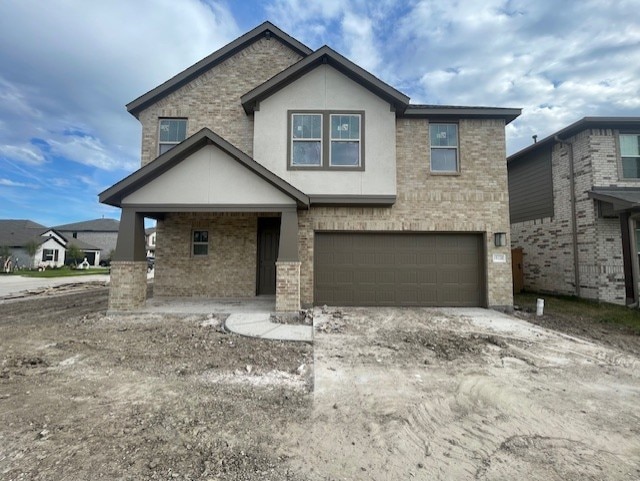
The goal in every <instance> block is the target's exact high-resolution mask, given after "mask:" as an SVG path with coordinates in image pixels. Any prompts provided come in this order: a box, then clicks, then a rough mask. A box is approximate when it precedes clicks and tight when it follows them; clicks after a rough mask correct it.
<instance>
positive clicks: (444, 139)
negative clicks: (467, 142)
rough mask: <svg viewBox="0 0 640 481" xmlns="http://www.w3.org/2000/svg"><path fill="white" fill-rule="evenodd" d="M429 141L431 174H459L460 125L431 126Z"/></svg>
mask: <svg viewBox="0 0 640 481" xmlns="http://www.w3.org/2000/svg"><path fill="white" fill-rule="evenodd" d="M429 140H430V144H431V172H444V173H456V172H458V171H459V164H458V125H457V124H429Z"/></svg>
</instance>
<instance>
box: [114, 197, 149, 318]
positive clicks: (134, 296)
mask: <svg viewBox="0 0 640 481" xmlns="http://www.w3.org/2000/svg"><path fill="white" fill-rule="evenodd" d="M145 254H146V252H145V240H144V216H142V215H141V214H139V213H138V212H136V211H135V210H133V209H131V208H126V207H124V208H123V209H122V214H121V216H120V228H119V230H118V242H117V244H116V253H115V255H114V260H113V262H111V284H110V288H109V312H110V313H117V312H123V311H131V310H135V309H139V308H140V307H142V306H144V303H145V301H146V300H147V260H146V256H145Z"/></svg>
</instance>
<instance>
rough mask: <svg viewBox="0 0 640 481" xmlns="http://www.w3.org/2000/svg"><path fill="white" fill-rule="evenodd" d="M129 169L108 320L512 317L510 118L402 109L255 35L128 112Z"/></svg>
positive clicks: (302, 49)
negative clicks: (381, 312) (210, 302)
mask: <svg viewBox="0 0 640 481" xmlns="http://www.w3.org/2000/svg"><path fill="white" fill-rule="evenodd" d="M127 109H128V111H129V112H130V113H131V114H132V115H133V116H135V117H136V118H137V119H138V120H139V121H140V123H141V124H142V161H141V164H142V167H141V168H140V169H139V170H138V171H136V172H134V173H133V174H131V175H130V176H128V177H127V178H125V179H123V180H122V181H120V182H118V183H117V184H115V185H114V186H112V187H110V188H109V189H107V190H106V191H104V192H102V193H101V194H100V201H101V202H103V203H106V204H109V205H112V206H117V207H121V208H122V217H121V221H120V233H119V238H118V249H117V251H116V258H115V262H113V263H112V269H111V279H112V282H111V293H110V301H109V302H110V304H109V308H110V310H112V311H118V310H128V309H135V308H137V307H140V306H141V305H143V304H144V302H145V296H146V283H145V280H146V262H145V258H144V255H145V235H144V218H145V217H150V218H154V219H157V226H156V229H157V233H158V243H157V246H156V273H155V281H154V282H155V285H154V295H155V296H202V297H236V298H247V297H251V296H256V295H273V294H275V299H276V309H277V310H278V311H295V310H298V309H300V308H301V306H303V307H306V306H310V305H313V304H316V305H317V304H320V305H323V304H330V305H372V306H488V307H493V308H503V309H511V308H512V305H513V293H512V282H511V265H510V250H509V248H508V238H507V233H508V231H509V217H508V208H509V207H508V192H507V169H506V162H505V158H506V154H505V125H506V124H508V123H509V122H511V121H512V120H514V119H515V118H516V117H517V116H518V115H519V114H520V110H519V109H505V108H492V107H454V106H434V105H415V104H411V103H410V102H409V98H408V97H407V96H406V95H404V94H403V93H401V92H399V91H398V90H396V89H395V88H393V87H391V86H389V85H387V84H386V83H384V82H383V81H381V80H380V79H378V78H376V77H374V76H373V75H372V74H370V73H369V72H367V71H366V70H364V69H362V68H361V67H359V66H358V65H355V64H354V63H352V62H351V61H349V60H348V59H346V58H345V57H343V56H342V55H340V54H338V53H337V52H335V51H333V50H332V49H331V48H329V47H327V46H324V47H321V48H319V49H318V50H316V51H313V50H311V49H309V48H308V47H306V46H305V45H303V44H301V43H300V42H299V41H297V40H296V39H294V38H292V37H290V36H289V35H287V34H286V33H284V32H283V31H281V30H280V29H278V28H277V27H275V26H274V25H272V24H271V23H269V22H266V23H264V24H262V25H260V26H258V27H257V28H255V29H253V30H252V31H250V32H248V33H247V34H245V35H243V36H242V37H240V38H238V39H237V40H235V41H233V42H231V43H230V44H229V45H227V46H225V47H223V48H221V49H220V50H218V51H217V52H214V53H213V54H211V55H210V56H209V57H207V58H205V59H203V60H201V61H200V62H198V63H196V64H195V65H193V66H192V67H190V68H188V69H187V70H185V71H183V72H181V73H179V74H178V75H176V76H175V77H173V78H172V79H169V80H168V81H167V82H165V83H163V84H161V85H160V86H158V87H156V88H155V89H153V90H151V91H149V92H148V93H146V94H144V95H142V96H141V97H139V98H138V99H136V100H134V101H133V102H131V103H130V104H128V105H127Z"/></svg>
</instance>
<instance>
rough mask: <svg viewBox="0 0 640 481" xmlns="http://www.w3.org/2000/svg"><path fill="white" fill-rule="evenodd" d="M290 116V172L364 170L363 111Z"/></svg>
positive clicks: (295, 114)
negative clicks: (304, 170)
mask: <svg viewBox="0 0 640 481" xmlns="http://www.w3.org/2000/svg"><path fill="white" fill-rule="evenodd" d="M289 115H290V117H289V125H290V129H289V161H288V168H289V169H311V170H325V169H326V170H328V169H335V170H340V169H342V170H363V169H364V150H363V143H364V112H330V111H323V112H290V113H289Z"/></svg>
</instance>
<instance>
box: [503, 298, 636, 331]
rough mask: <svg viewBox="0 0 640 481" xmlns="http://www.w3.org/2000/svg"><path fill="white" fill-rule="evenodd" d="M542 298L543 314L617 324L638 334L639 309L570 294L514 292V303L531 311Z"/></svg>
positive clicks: (533, 310) (534, 309)
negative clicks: (553, 294) (552, 294)
mask: <svg viewBox="0 0 640 481" xmlns="http://www.w3.org/2000/svg"><path fill="white" fill-rule="evenodd" d="M538 298H541V299H544V314H545V315H551V316H557V317H561V318H565V319H568V318H572V319H577V318H579V319H584V320H587V321H591V322H598V323H601V324H618V325H622V326H626V327H627V328H629V329H631V330H632V331H634V332H635V333H637V334H640V310H638V309H633V308H629V307H624V306H619V305H616V304H609V303H607V302H596V301H590V300H587V299H579V298H577V297H570V296H551V295H548V294H535V293H523V294H516V295H515V297H514V302H515V304H516V305H518V306H520V307H522V308H526V309H528V310H530V311H532V312H535V311H536V301H537V299H538Z"/></svg>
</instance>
